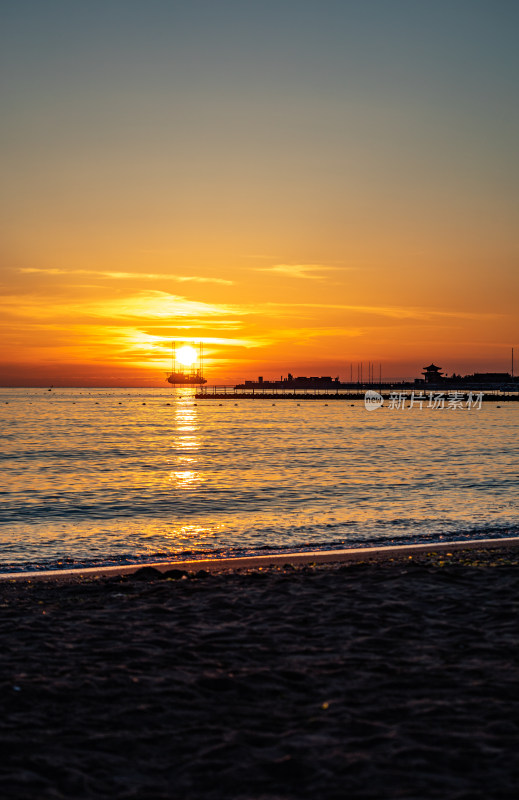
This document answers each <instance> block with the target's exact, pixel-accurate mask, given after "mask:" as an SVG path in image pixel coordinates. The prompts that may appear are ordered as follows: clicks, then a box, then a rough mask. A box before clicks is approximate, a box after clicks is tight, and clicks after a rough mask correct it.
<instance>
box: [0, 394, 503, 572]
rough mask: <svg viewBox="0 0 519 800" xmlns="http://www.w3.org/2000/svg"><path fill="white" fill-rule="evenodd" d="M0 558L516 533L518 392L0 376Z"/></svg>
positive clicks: (7, 565)
mask: <svg viewBox="0 0 519 800" xmlns="http://www.w3.org/2000/svg"><path fill="white" fill-rule="evenodd" d="M1 400H2V402H1V403H0V422H1V431H2V433H1V439H2V447H1V454H0V458H1V461H2V473H3V475H4V481H3V486H2V504H1V508H0V569H2V570H3V571H7V570H8V569H11V568H14V569H16V568H26V567H28V566H33V567H34V566H36V565H37V566H41V567H52V566H53V565H56V564H58V565H62V566H66V565H69V566H70V565H74V564H76V565H95V564H110V563H126V562H132V561H139V560H153V559H155V560H156V559H157V558H169V557H171V558H173V557H186V558H188V557H193V556H203V555H233V554H235V555H240V554H248V553H264V552H278V551H283V550H285V551H287V550H294V549H295V550H297V549H300V550H302V549H305V550H308V549H310V550H311V549H323V548H324V549H329V548H332V549H333V548H340V547H350V546H362V545H366V544H379V545H380V544H392V543H408V542H409V543H411V542H420V541H448V540H450V539H452V538H459V537H460V536H461V537H464V536H470V537H471V538H474V536H476V537H477V536H482V537H485V538H488V537H489V536H496V537H498V536H502V535H505V536H506V535H513V534H514V532H516V533H517V521H516V520H517V506H518V499H519V496H518V480H517V466H516V465H517V463H519V445H518V442H519V436H518V433H519V426H518V420H519V404H517V403H502V404H501V407H498V404H496V403H488V404H484V405H483V408H482V409H481V410H480V411H467V410H461V409H458V410H456V411H448V410H444V411H441V410H440V411H434V412H433V411H430V410H427V409H425V408H424V409H423V410H419V409H412V410H409V409H406V410H404V411H402V410H388V409H386V408H384V409H380V410H378V411H374V412H368V411H366V409H365V408H364V404H363V402H362V401H355V402H354V403H350V402H349V401H348V402H346V401H332V400H331V399H329V398H324V397H323V398H319V399H314V400H309V401H306V402H302V403H301V404H300V405H298V404H297V403H294V402H293V401H281V400H280V401H278V402H276V404H275V405H273V403H272V402H270V401H243V402H236V401H235V400H234V399H232V398H229V400H224V401H222V402H219V401H207V400H206V401H203V400H200V401H198V402H197V401H196V400H195V398H194V396H193V393H192V391H191V390H182V391H179V390H171V389H164V390H122V391H119V390H113V389H112V390H108V389H106V390H78V389H75V390H71V389H68V390H67V389H60V390H52V391H51V392H49V391H47V390H27V389H25V390H22V389H20V390H3V391H2V393H1Z"/></svg>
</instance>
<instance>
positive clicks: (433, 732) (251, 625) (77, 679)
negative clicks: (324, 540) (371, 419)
mask: <svg viewBox="0 0 519 800" xmlns="http://www.w3.org/2000/svg"><path fill="white" fill-rule="evenodd" d="M290 561H291V559H290V558H289V557H285V561H284V563H279V562H276V563H274V564H271V565H267V564H265V565H264V566H262V567H260V566H254V565H248V566H244V565H242V566H241V569H236V565H235V564H234V565H233V566H234V569H231V568H230V566H229V565H224V566H222V565H221V564H220V565H219V569H218V570H217V571H214V572H210V571H209V570H208V569H205V568H204V569H195V568H193V569H191V567H190V568H189V569H186V565H182V566H180V565H177V566H175V567H171V565H168V568H167V569H166V568H165V570H164V571H163V572H160V571H158V570H156V569H154V568H150V567H145V568H143V569H140V570H138V571H137V572H135V573H134V574H133V575H128V574H118V575H110V576H106V575H102V576H101V575H97V576H89V577H83V578H80V577H78V576H73V577H70V576H63V577H62V579H58V580H48V579H44V578H41V579H39V580H36V579H33V578H30V579H25V580H4V581H2V582H0V636H1V639H0V641H1V648H0V696H1V698H2V703H1V705H2V708H1V714H0V754H1V756H0V793H1V795H2V796H3V797H6V798H11V797H13V798H14V797H16V798H143V799H144V798H146V800H154V798H186V800H187V798H208V800H209V799H210V798H215V799H216V798H222V800H223V799H224V798H225V800H228V799H229V800H230V799H231V798H232V799H234V798H235V799H236V800H238V799H240V800H241V799H245V798H256V799H257V800H267V799H268V800H274V798H323V800H324V798H326V799H328V798H337V799H338V798H341V800H343V798H377V799H378V798H381V799H383V798H401V797H405V798H416V799H417V800H418V799H419V798H420V799H421V798H429V797H434V798H449V800H450V798H460V800H461V798H464V799H466V800H469V798H512V797H514V798H515V797H517V787H518V785H519V760H518V755H517V754H518V752H519V673H518V664H517V662H518V651H519V647H518V645H519V633H518V622H517V620H518V618H519V614H518V612H519V592H518V589H519V549H518V547H517V543H513V542H509V543H505V544H503V543H501V544H499V546H490V545H489V546H486V545H485V546H477V547H476V546H474V547H472V548H465V547H460V548H454V547H450V548H447V547H445V548H436V550H432V549H423V550H419V551H413V552H412V553H411V554H409V553H403V552H400V553H396V554H395V553H394V552H392V553H391V554H388V553H386V554H385V556H384V557H383V558H382V557H380V558H371V557H369V558H368V557H365V558H360V559H357V560H351V559H349V560H346V561H345V562H344V563H328V564H312V563H308V562H307V563H297V562H296V560H295V559H294V561H295V562H296V563H295V564H291V563H289V562H290ZM263 563H264V562H263ZM186 572H187V574H186Z"/></svg>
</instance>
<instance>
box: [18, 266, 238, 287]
mask: <svg viewBox="0 0 519 800" xmlns="http://www.w3.org/2000/svg"><path fill="white" fill-rule="evenodd" d="M20 272H23V273H25V274H28V273H39V274H43V275H96V276H97V277H99V278H108V279H110V280H147V281H164V280H171V281H179V282H180V283H183V282H187V281H191V282H193V283H219V284H224V285H225V286H232V285H233V284H234V281H229V280H226V279H225V278H206V277H203V276H201V275H171V274H160V273H155V272H114V271H111V270H97V269H55V268H54V269H37V268H35V267H22V268H21V269H20Z"/></svg>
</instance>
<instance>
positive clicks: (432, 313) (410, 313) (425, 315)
mask: <svg viewBox="0 0 519 800" xmlns="http://www.w3.org/2000/svg"><path fill="white" fill-rule="evenodd" d="M266 306H267V307H270V308H271V311H272V312H274V313H279V312H282V313H286V314H295V315H298V314H299V313H300V310H301V309H320V310H328V311H350V312H352V313H359V314H373V315H374V316H381V317H390V318H392V319H416V320H422V321H423V320H431V319H438V318H453V319H476V320H477V319H482V320H484V319H498V318H499V317H502V316H503V315H502V314H497V313H493V312H486V311H456V310H448V311H447V310H440V309H433V308H422V307H419V306H364V305H344V304H342V303H341V304H339V303H337V304H335V303H267V304H266Z"/></svg>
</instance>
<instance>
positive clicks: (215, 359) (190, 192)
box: [0, 0, 519, 386]
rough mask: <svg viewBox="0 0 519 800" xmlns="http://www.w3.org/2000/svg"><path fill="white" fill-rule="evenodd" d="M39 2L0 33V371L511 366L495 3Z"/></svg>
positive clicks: (227, 375)
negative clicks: (180, 359) (184, 360)
mask: <svg viewBox="0 0 519 800" xmlns="http://www.w3.org/2000/svg"><path fill="white" fill-rule="evenodd" d="M51 5H52V9H51V13H47V10H45V13H44V9H43V7H42V5H41V4H38V3H31V2H29V3H28V4H26V5H25V4H24V12H23V13H22V11H20V10H19V9H17V6H16V4H13V5H12V7H11V9H10V10H8V12H7V24H6V25H5V26H4V33H3V37H4V39H5V41H4V42H3V43H2V44H3V48H2V50H3V55H2V60H3V67H4V74H6V75H7V76H8V77H7V79H6V80H4V83H3V86H2V91H3V95H2V103H3V108H4V111H5V116H6V119H7V123H6V125H5V126H4V129H3V132H2V145H3V152H4V159H5V161H4V167H3V176H4V177H3V188H2V218H3V235H2V252H1V290H2V299H1V300H0V304H1V310H2V314H1V321H0V334H1V336H2V341H3V347H2V353H3V355H2V359H1V362H2V363H0V367H1V378H0V381H1V384H2V385H4V386H5V385H46V384H54V385H56V386H57V385H105V386H106V385H128V386H130V385H145V386H162V385H164V379H165V375H166V372H167V370H168V369H169V367H170V351H171V341H172V339H173V338H175V339H176V340H179V341H182V340H186V341H192V340H196V341H198V340H202V341H204V343H205V345H206V346H205V350H206V354H207V357H206V377H207V378H208V381H209V383H233V382H237V381H241V380H243V379H245V378H252V377H255V376H257V375H260V374H261V375H263V376H265V377H266V378H268V377H278V376H279V375H281V374H284V375H286V374H287V372H288V371H290V372H292V373H294V374H297V375H301V374H312V375H314V374H324V375H332V376H335V375H339V376H340V377H341V378H344V379H348V378H349V374H350V364H351V363H353V364H354V365H355V366H354V371H356V364H357V363H358V362H360V361H363V362H364V363H365V364H366V363H367V362H368V361H372V362H375V363H376V364H377V373H378V364H379V363H380V364H381V365H382V373H383V375H385V376H387V377H389V376H417V375H418V374H419V372H420V370H421V368H422V366H423V365H425V364H428V363H430V362H431V361H434V362H435V363H437V364H439V365H441V366H442V367H443V368H444V369H445V370H446V371H448V372H452V371H456V372H462V373H464V372H471V371H474V370H477V371H484V370H500V371H501V370H507V369H509V367H510V349H511V347H512V346H513V345H515V346H518V347H519V335H518V324H517V320H518V317H517V298H518V297H519V291H518V289H519V287H518V282H519V281H518V277H517V276H518V274H519V271H518V268H517V266H518V264H517V257H518V239H517V231H518V230H519V225H518V215H517V209H518V203H517V200H518V196H517V194H518V189H517V187H518V186H519V181H518V178H519V175H518V171H519V170H518V159H517V147H516V143H517V141H518V134H519V113H518V110H517V103H516V90H517V74H518V72H517V66H518V56H517V48H516V47H515V42H514V38H515V37H514V36H513V35H512V34H511V31H513V30H516V29H517V28H516V23H517V22H518V21H519V19H518V16H519V13H518V9H517V8H513V7H512V5H510V6H507V8H506V9H505V8H504V7H500V11H499V12H497V11H496V10H495V7H494V6H492V5H490V4H489V5H486V4H476V5H474V4H467V3H463V2H461V3H460V5H459V9H458V11H457V12H456V13H453V10H452V5H451V4H450V3H443V2H439V3H438V4H434V8H433V5H432V4H431V7H430V9H429V10H424V8H423V7H421V9H416V8H414V10H410V9H413V6H410V5H409V4H408V3H405V2H399V0H397V2H395V3H394V4H391V8H392V11H391V14H389V13H388V10H387V4H383V3H377V2H375V3H374V9H375V12H374V13H371V14H369V15H368V14H366V13H365V12H364V11H363V10H362V9H363V6H364V4H361V3H355V2H352V3H344V4H337V3H329V5H328V9H327V11H328V13H326V14H324V13H323V4H313V3H302V4H297V3H295V2H294V3H290V2H287V4H286V8H285V7H283V8H284V11H283V12H280V11H279V7H278V4H274V3H270V2H266V3H264V4H261V6H260V5H259V4H258V7H257V9H255V10H251V9H250V8H249V9H248V11H246V10H245V9H243V8H241V6H239V5H237V4H235V3H230V2H229V3H227V2H225V1H224V2H223V3H222V5H221V6H219V10H220V12H221V13H220V15H219V16H218V18H216V17H215V16H214V14H213V13H212V10H211V8H212V6H211V4H209V3H204V2H199V3H197V4H195V5H196V6H197V13H195V12H194V11H190V10H189V8H186V4H180V3H179V4H177V3H175V2H173V3H172V4H171V5H170V6H168V4H163V3H159V2H154V1H153V0H152V1H151V2H150V3H149V4H145V5H142V4H139V3H134V2H131V1H130V2H127V3H125V4H123V5H121V4H120V3H118V2H117V1H116V0H115V1H114V3H113V4H111V8H110V9H108V10H107V9H105V8H104V6H103V5H102V4H97V3H93V4H92V5H90V4H89V5H88V7H87V6H85V7H83V8H82V9H79V8H72V7H71V5H70V4H67V3H61V2H56V3H53V4H51ZM324 5H326V3H325V4H324ZM419 5H420V4H419ZM469 5H470V7H471V10H472V13H471V16H470V17H469V18H467V17H466V15H464V14H463V13H462V8H463V6H466V7H467V8H468V7H469ZM166 6H167V7H166ZM123 8H124V9H125V15H123V16H122V17H121V15H120V14H119V15H118V14H117V13H116V11H117V9H118V10H119V11H121V9H123ZM27 9H29V10H30V13H29V21H30V24H27ZM460 9H461V10H460ZM289 12H290V13H289ZM372 12H373V9H372ZM53 15H54V16H53ZM365 369H366V368H365Z"/></svg>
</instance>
